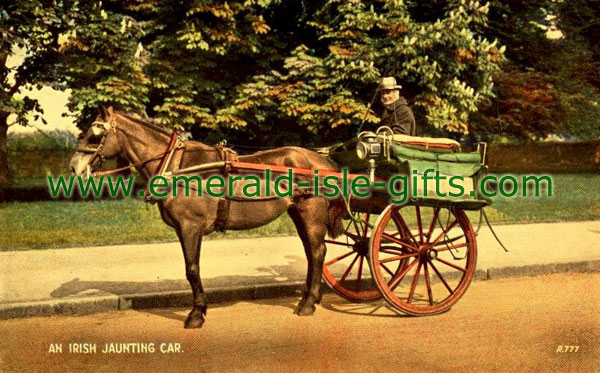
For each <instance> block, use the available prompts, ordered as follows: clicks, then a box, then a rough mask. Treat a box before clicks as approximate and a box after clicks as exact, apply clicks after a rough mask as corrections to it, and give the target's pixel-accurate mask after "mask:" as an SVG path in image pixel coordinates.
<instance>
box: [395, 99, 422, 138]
mask: <svg viewBox="0 0 600 373" xmlns="http://www.w3.org/2000/svg"><path fill="white" fill-rule="evenodd" d="M392 123H393V124H392V126H391V127H392V131H394V133H398V134H402V135H409V136H415V135H416V126H415V117H414V115H413V113H412V110H410V108H409V107H408V106H407V105H398V106H396V109H395V110H394V120H393V121H392Z"/></svg>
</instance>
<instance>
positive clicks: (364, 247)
mask: <svg viewBox="0 0 600 373" xmlns="http://www.w3.org/2000/svg"><path fill="white" fill-rule="evenodd" d="M352 250H354V251H355V252H357V253H359V254H360V255H364V256H367V255H368V253H369V240H368V239H366V238H361V239H359V240H358V241H356V242H355V243H354V245H353V246H352Z"/></svg>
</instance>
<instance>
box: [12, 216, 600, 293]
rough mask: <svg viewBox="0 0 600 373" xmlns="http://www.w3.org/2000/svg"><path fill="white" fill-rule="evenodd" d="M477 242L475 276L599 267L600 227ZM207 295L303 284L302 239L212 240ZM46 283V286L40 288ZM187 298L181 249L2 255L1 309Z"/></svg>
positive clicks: (511, 232) (204, 269)
mask: <svg viewBox="0 0 600 373" xmlns="http://www.w3.org/2000/svg"><path fill="white" fill-rule="evenodd" d="M496 231H497V232H498V235H499V236H500V237H501V238H502V240H503V241H504V243H505V244H506V246H507V247H508V248H509V249H510V250H511V251H510V252H509V253H506V252H504V251H503V250H502V249H501V248H500V247H499V246H498V243H497V242H496V241H495V240H494V238H493V236H492V234H491V233H490V231H489V229H487V228H483V229H482V230H481V234H480V235H479V236H478V237H477V246H478V255H477V257H478V258H477V269H478V270H486V269H489V268H505V267H510V266H527V265H544V264H555V263H569V262H580V261H586V260H600V221H584V222H568V223H542V224H523V225H501V226H497V227H496ZM200 268H201V269H200V270H201V274H202V280H203V283H204V286H205V287H206V288H207V289H211V288H217V287H223V286H246V285H258V284H273V283H283V282H294V281H303V280H304V279H305V278H306V259H305V257H304V250H303V248H302V245H301V242H300V239H299V238H298V237H295V236H292V237H265V238H254V239H235V240H208V241H206V242H205V243H203V248H202V260H201V265H200ZM40 279H43V281H40ZM174 290H189V284H188V282H187V280H186V279H185V268H184V263H183V255H182V254H181V247H180V246H179V244H178V243H166V244H148V245H123V246H104V247H85V248H72V249H55V250H31V251H17V252H0V304H2V303H11V302H24V301H34V300H51V299H54V300H56V299H69V298H70V297H79V296H90V295H113V294H117V295H119V294H130V293H137V294H139V293H148V292H160V291H174Z"/></svg>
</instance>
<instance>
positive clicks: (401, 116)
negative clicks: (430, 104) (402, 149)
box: [379, 76, 417, 136]
mask: <svg viewBox="0 0 600 373" xmlns="http://www.w3.org/2000/svg"><path fill="white" fill-rule="evenodd" d="M400 88H402V86H400V85H397V84H396V78H394V77H391V76H388V77H385V78H382V79H381V83H380V84H379V92H380V98H381V103H382V104H383V113H382V115H381V123H380V124H379V125H380V126H388V127H390V128H391V129H392V131H394V134H402V135H409V136H416V135H417V127H416V125H415V117H414V115H413V112H412V110H411V109H410V108H409V107H408V103H407V102H406V100H405V99H404V97H402V96H400Z"/></svg>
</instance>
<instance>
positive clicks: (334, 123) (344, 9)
mask: <svg viewBox="0 0 600 373" xmlns="http://www.w3.org/2000/svg"><path fill="white" fill-rule="evenodd" d="M407 4H410V3H409V2H407V3H404V2H403V1H365V2H360V1H350V2H339V1H327V2H325V3H324V4H323V5H322V6H321V7H320V9H318V11H317V12H316V13H315V15H314V17H313V18H312V19H311V20H310V21H309V22H308V24H309V25H311V26H313V27H314V28H316V29H317V35H318V40H317V41H316V42H315V41H313V42H311V43H309V40H306V41H304V40H299V41H298V42H299V43H300V45H299V46H298V47H297V48H295V49H294V50H293V52H292V53H291V55H290V56H289V57H287V58H286V59H285V61H284V66H283V68H282V69H278V70H273V71H269V72H268V73H266V74H260V75H256V76H254V77H253V78H252V81H251V82H250V83H247V84H243V85H241V87H239V88H238V93H239V96H238V97H237V98H236V100H235V102H234V104H233V105H231V106H229V107H228V108H226V109H223V110H221V111H220V112H219V114H221V115H223V114H228V115H230V116H228V117H226V119H229V118H231V120H225V121H224V124H227V125H232V126H241V125H248V124H250V125H252V126H253V127H252V128H253V130H254V131H257V130H258V131H259V132H260V131H263V132H266V131H267V128H268V126H270V125H271V124H272V123H293V124H294V125H295V126H296V127H299V128H300V129H303V130H306V131H307V132H309V133H312V134H317V133H320V134H321V135H323V133H325V134H327V131H328V130H330V129H332V128H336V127H338V126H348V125H355V126H356V127H355V128H357V127H358V124H359V123H360V122H361V120H362V118H363V117H364V115H365V113H366V109H367V105H368V102H369V100H370V98H371V96H372V95H373V93H374V90H375V87H376V83H377V81H378V79H379V78H380V77H381V76H385V75H393V76H396V77H397V78H398V79H399V80H400V81H401V82H402V83H403V84H404V86H405V87H406V90H407V92H408V93H409V94H410V95H412V97H411V99H412V100H413V101H414V104H415V105H417V106H421V107H423V108H424V111H425V119H426V121H427V124H429V125H432V126H434V127H437V128H445V129H447V130H450V131H457V132H465V131H466V130H467V120H468V114H469V113H470V112H472V111H475V110H476V109H477V105H478V104H479V103H480V102H481V101H482V100H483V99H484V98H485V97H488V96H490V95H491V94H492V77H491V74H492V72H494V71H497V70H498V64H499V62H500V61H501V60H502V53H503V49H504V48H503V47H498V46H497V45H496V43H495V42H490V41H488V40H486V39H484V38H482V37H481V36H480V35H478V34H477V33H476V32H475V31H474V30H475V25H484V24H485V22H486V13H487V6H485V5H481V4H479V3H478V2H473V1H454V2H450V4H448V5H447V7H446V9H445V11H444V14H443V17H442V18H440V19H437V20H429V21H426V22H423V21H422V22H417V21H415V20H414V19H413V15H412V14H411V11H410V9H409V7H408V5H407ZM366 121H367V122H370V123H377V122H378V118H377V116H376V115H375V113H374V112H370V113H369V115H367V116H366ZM423 124H424V123H420V125H421V126H423Z"/></svg>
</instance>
